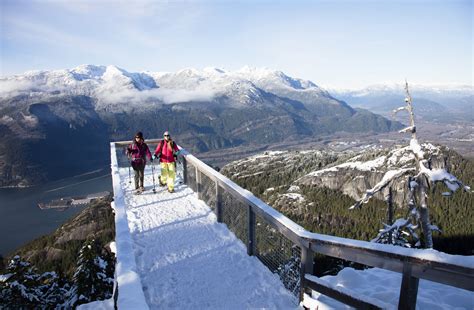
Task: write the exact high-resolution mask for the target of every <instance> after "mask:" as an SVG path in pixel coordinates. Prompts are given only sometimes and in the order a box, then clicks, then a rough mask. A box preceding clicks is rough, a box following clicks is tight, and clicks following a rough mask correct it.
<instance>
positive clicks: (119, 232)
mask: <svg viewBox="0 0 474 310" xmlns="http://www.w3.org/2000/svg"><path fill="white" fill-rule="evenodd" d="M110 159H111V165H110V166H111V168H112V183H113V189H114V201H113V202H112V207H113V209H114V212H115V236H116V237H115V243H116V253H115V255H116V258H117V263H116V265H115V281H116V285H115V291H114V299H115V300H116V305H117V307H118V309H149V307H148V304H147V303H146V300H145V294H144V293H143V289H142V285H141V282H140V276H139V274H138V272H137V265H136V261H135V256H134V254H133V241H132V236H131V235H130V230H129V228H128V220H127V212H126V210H125V199H124V191H123V189H122V186H121V184H120V174H119V164H118V161H117V153H116V149H115V143H114V142H112V143H110ZM117 289H120V294H118V290H117Z"/></svg>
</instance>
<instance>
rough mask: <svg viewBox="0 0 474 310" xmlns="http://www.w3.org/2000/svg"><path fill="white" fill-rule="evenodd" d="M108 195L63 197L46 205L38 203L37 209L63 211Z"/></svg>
mask: <svg viewBox="0 0 474 310" xmlns="http://www.w3.org/2000/svg"><path fill="white" fill-rule="evenodd" d="M108 195H110V192H107V191H105V192H99V193H94V194H89V195H86V196H75V197H63V198H59V199H54V200H51V201H50V202H47V203H38V207H39V208H40V209H41V210H47V209H55V210H58V211H64V210H66V209H68V208H72V207H79V206H84V205H87V204H88V203H90V202H91V201H92V200H94V199H100V198H104V197H107V196H108Z"/></svg>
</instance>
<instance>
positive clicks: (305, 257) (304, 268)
mask: <svg viewBox="0 0 474 310" xmlns="http://www.w3.org/2000/svg"><path fill="white" fill-rule="evenodd" d="M313 269H314V252H313V250H311V243H309V244H308V247H302V248H301V265H300V277H301V278H300V302H301V301H303V298H304V293H305V292H306V285H305V277H304V275H305V274H311V275H312V274H313V271H314V270H313Z"/></svg>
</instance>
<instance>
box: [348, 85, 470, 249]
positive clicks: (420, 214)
mask: <svg viewBox="0 0 474 310" xmlns="http://www.w3.org/2000/svg"><path fill="white" fill-rule="evenodd" d="M405 94H406V96H405V103H406V105H405V106H403V107H400V108H398V109H395V110H393V114H394V115H395V114H396V113H398V112H400V111H407V112H408V115H409V120H410V126H408V127H406V128H404V129H402V130H400V131H399V132H400V133H411V140H410V146H409V150H410V151H411V152H412V153H413V155H414V158H415V166H414V167H413V168H411V169H407V168H405V169H398V170H393V171H388V172H387V173H386V174H385V175H384V177H383V178H382V181H380V182H379V183H378V184H377V185H375V186H374V187H373V188H372V189H369V190H367V191H366V193H365V195H364V196H363V197H362V198H361V199H360V200H359V201H357V202H356V204H355V205H353V206H352V207H351V209H352V208H357V207H359V208H360V207H361V206H362V204H364V203H367V202H368V201H369V200H370V198H371V197H372V196H373V195H375V194H376V193H377V192H379V191H381V190H383V189H384V188H386V187H387V186H389V185H390V184H391V183H392V182H393V181H394V180H397V179H399V178H401V177H406V176H407V175H408V176H409V177H408V191H409V192H408V202H407V204H408V214H409V215H408V216H407V218H409V219H408V220H407V219H398V220H396V221H395V222H394V223H388V224H389V225H387V224H384V229H382V230H381V231H380V233H379V234H378V236H377V237H376V238H375V239H374V240H372V241H375V242H382V241H383V242H387V243H388V242H390V243H392V244H395V243H396V242H395V241H394V239H395V236H398V237H400V238H402V239H401V240H402V241H404V240H405V239H404V238H403V235H404V234H405V235H408V234H410V235H411V236H412V237H413V239H414V241H415V242H416V244H415V245H419V240H418V234H416V229H418V227H419V226H421V230H422V232H423V239H424V246H425V248H432V247H433V236H432V231H433V230H434V231H440V230H439V228H438V227H437V226H435V225H431V223H430V219H429V218H430V216H429V209H428V201H427V198H428V196H427V193H428V192H429V187H430V185H431V184H434V183H437V182H443V183H444V184H445V185H446V186H447V187H448V188H449V189H450V190H451V191H456V190H457V189H458V188H459V187H461V188H462V189H463V190H464V191H469V190H470V188H469V187H468V186H465V185H464V184H462V182H461V181H459V180H458V179H457V178H456V177H454V176H453V175H451V174H450V173H448V172H447V171H446V170H445V169H432V167H431V165H430V162H429V160H428V158H430V157H431V154H427V158H425V152H424V151H423V150H422V147H421V145H420V144H419V143H418V140H417V137H416V132H417V131H416V125H415V114H414V112H413V105H412V98H411V95H410V92H409V90H408V82H406V81H405ZM388 203H389V202H388ZM389 222H390V220H389Z"/></svg>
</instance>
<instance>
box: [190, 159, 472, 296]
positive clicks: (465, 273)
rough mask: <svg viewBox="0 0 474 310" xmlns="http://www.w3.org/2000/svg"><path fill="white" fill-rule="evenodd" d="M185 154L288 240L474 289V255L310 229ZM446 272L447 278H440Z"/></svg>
mask: <svg viewBox="0 0 474 310" xmlns="http://www.w3.org/2000/svg"><path fill="white" fill-rule="evenodd" d="M182 155H183V156H184V157H185V158H186V160H188V161H189V162H190V163H192V164H193V165H196V166H198V167H199V168H201V171H202V172H203V173H204V174H206V175H207V176H208V177H209V178H211V179H213V180H214V181H218V182H219V184H220V185H221V186H223V187H224V188H226V189H228V190H230V191H232V192H233V193H234V194H236V195H240V196H241V197H240V198H241V199H242V200H243V202H245V203H247V204H250V205H252V207H254V208H255V209H254V211H256V212H258V213H259V214H261V215H263V216H265V218H266V219H267V220H268V219H269V220H271V222H272V223H274V224H276V226H277V227H275V228H277V229H279V230H280V232H281V233H282V234H284V235H285V234H288V235H287V236H286V237H287V238H288V239H290V240H292V241H294V242H296V243H297V244H299V245H302V246H305V247H310V249H311V250H313V251H314V252H316V253H321V254H324V255H327V256H332V257H336V258H341V259H345V260H350V261H354V262H357V263H361V264H364V265H368V266H372V267H379V268H383V269H387V270H390V271H395V272H403V265H404V264H406V263H409V264H412V265H416V269H414V270H413V271H412V272H413V275H414V276H416V277H417V278H421V279H426V280H430V281H435V282H440V283H444V284H448V285H451V286H455V287H459V288H463V289H467V290H470V291H474V257H473V258H472V259H471V262H470V263H469V264H466V263H465V262H464V261H460V260H458V259H456V257H455V256H454V255H449V254H445V253H441V252H438V251H435V250H420V249H408V248H402V247H394V246H391V245H385V244H377V243H373V242H368V241H359V240H353V239H347V238H341V237H333V236H327V235H322V234H317V233H312V232H309V231H307V230H305V229H304V228H303V227H301V226H300V225H298V224H296V223H295V222H293V221H292V220H290V219H289V218H287V217H286V216H284V215H283V214H281V213H279V212H278V211H276V210H275V209H273V208H272V207H270V206H269V205H267V204H266V203H264V202H263V201H261V200H260V199H258V198H257V197H255V196H254V195H253V194H252V193H251V192H249V191H248V190H246V189H243V188H242V187H240V186H239V185H237V184H236V183H234V182H233V181H231V180H230V179H228V178H227V177H225V176H224V175H222V174H220V173H219V172H217V171H215V170H214V169H212V168H211V167H209V166H208V165H206V164H205V163H204V162H202V161H201V160H199V159H197V158H196V157H195V156H193V155H191V154H189V153H188V152H186V151H183V152H182ZM297 238H298V239H297ZM341 250H343V251H341ZM361 254H363V255H362V256H361ZM435 255H436V256H437V257H436V256H435ZM440 257H442V258H440ZM443 274H444V275H446V276H447V277H446V278H445V279H439V276H440V275H443Z"/></svg>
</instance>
